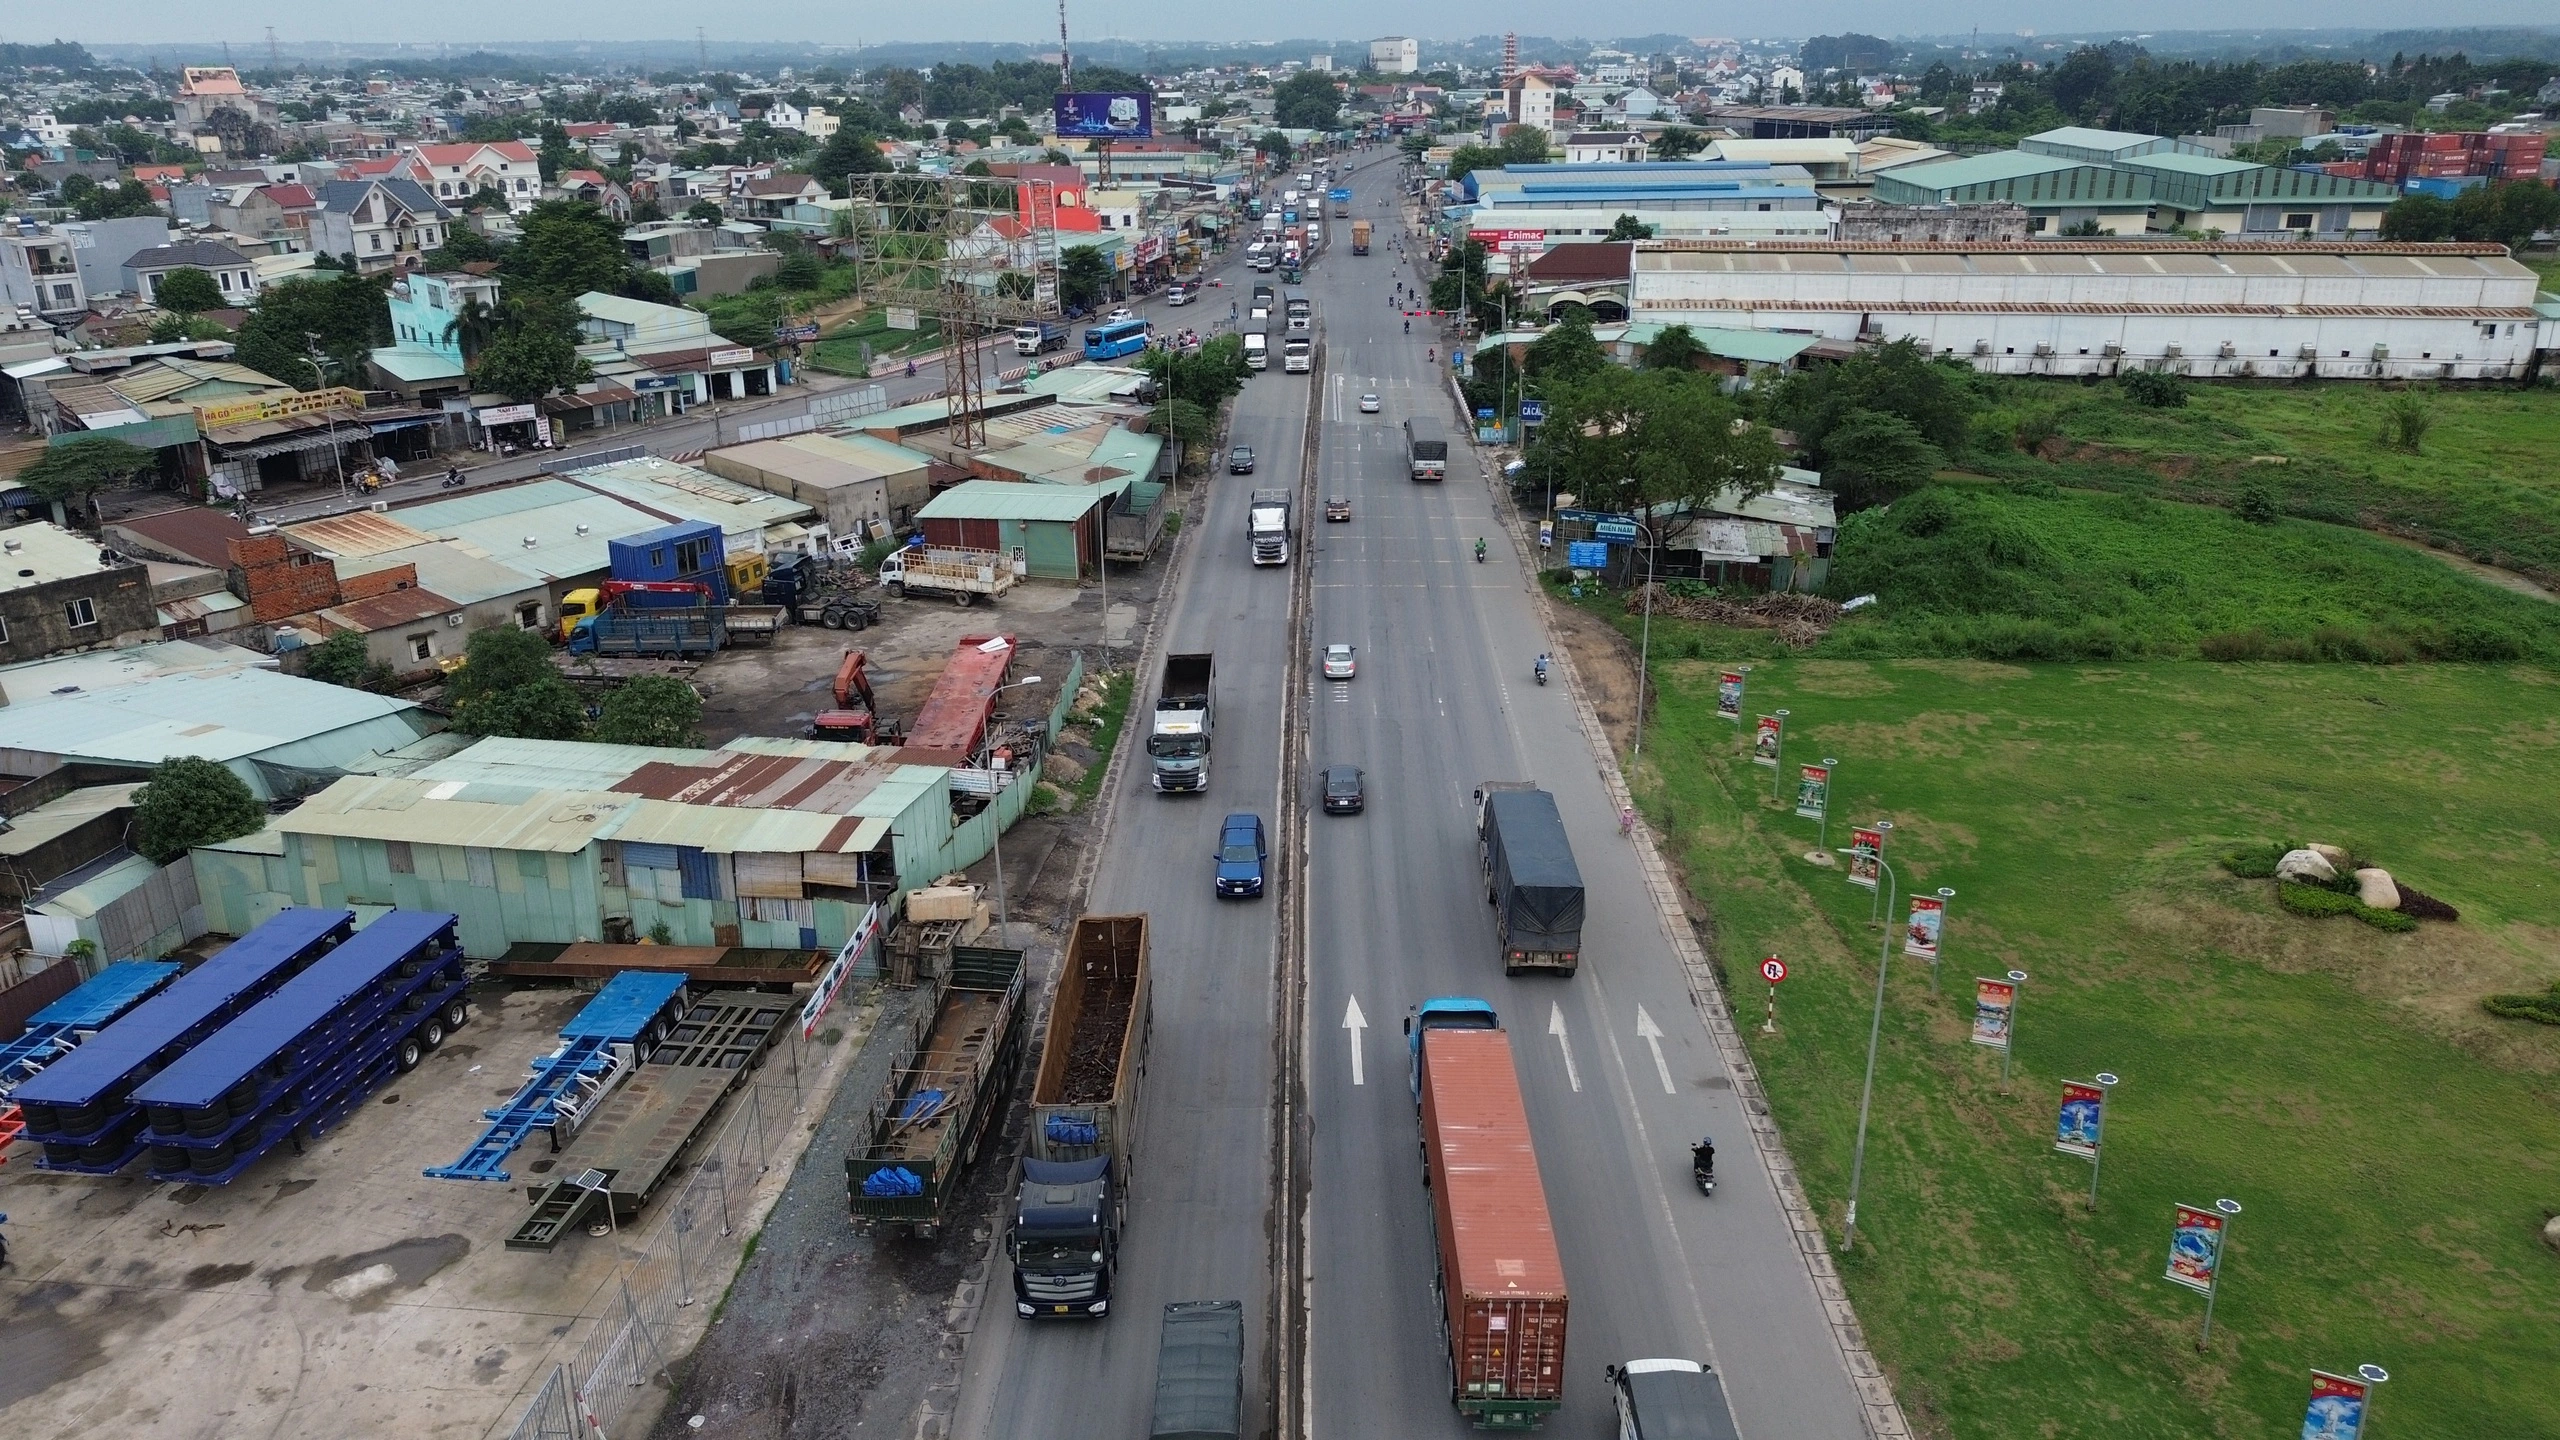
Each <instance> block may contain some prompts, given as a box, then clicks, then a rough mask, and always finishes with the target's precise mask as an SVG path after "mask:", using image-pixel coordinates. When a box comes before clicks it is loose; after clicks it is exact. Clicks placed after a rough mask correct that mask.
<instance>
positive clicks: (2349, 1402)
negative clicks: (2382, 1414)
mask: <svg viewBox="0 0 2560 1440" xmlns="http://www.w3.org/2000/svg"><path fill="white" fill-rule="evenodd" d="M2372 1394H2373V1387H2372V1386H2371V1385H2369V1384H2366V1383H2365V1382H2364V1381H2362V1380H2354V1379H2350V1378H2348V1377H2347V1376H2344V1375H2332V1374H2330V1373H2329V1372H2328V1371H2326V1370H2314V1371H2312V1372H2311V1406H2310V1408H2309V1409H2307V1410H2305V1411H2304V1412H2303V1414H2302V1440H2357V1437H2358V1436H2360V1435H2362V1434H2364V1407H2365V1402H2366V1401H2367V1400H2368V1399H2370V1398H2371V1397H2372Z"/></svg>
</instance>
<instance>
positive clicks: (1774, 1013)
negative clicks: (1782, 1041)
mask: <svg viewBox="0 0 2560 1440" xmlns="http://www.w3.org/2000/svg"><path fill="white" fill-rule="evenodd" d="M1760 978H1761V979H1763V980H1766V981H1768V982H1769V1018H1768V1019H1766V1020H1764V1021H1762V1022H1761V1024H1760V1029H1761V1030H1762V1032H1763V1033H1766V1034H1772V1035H1774V1034H1776V1033H1777V1030H1778V982H1779V981H1781V980H1784V979H1786V978H1787V962H1786V961H1784V960H1781V959H1779V958H1778V957H1777V956H1775V955H1772V956H1770V957H1769V958H1768V959H1766V960H1763V961H1761V962H1760Z"/></svg>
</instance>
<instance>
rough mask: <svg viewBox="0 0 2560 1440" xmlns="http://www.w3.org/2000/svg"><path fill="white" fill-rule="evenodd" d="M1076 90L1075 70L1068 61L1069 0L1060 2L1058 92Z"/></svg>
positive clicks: (1059, 0) (1060, 0)
mask: <svg viewBox="0 0 2560 1440" xmlns="http://www.w3.org/2000/svg"><path fill="white" fill-rule="evenodd" d="M1074 88H1076V83H1075V69H1074V67H1073V66H1072V65H1071V64H1070V63H1069V62H1068V59H1067V0H1058V90H1059V92H1060V93H1062V94H1063V93H1065V92H1066V91H1069V90H1073V89H1074Z"/></svg>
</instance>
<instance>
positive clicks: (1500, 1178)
mask: <svg viewBox="0 0 2560 1440" xmlns="http://www.w3.org/2000/svg"><path fill="white" fill-rule="evenodd" d="M1405 1023H1406V1029H1407V1032H1408V1035H1409V1037H1410V1038H1409V1042H1408V1043H1409V1044H1410V1046H1411V1051H1410V1059H1411V1064H1412V1080H1413V1087H1414V1095H1415V1101H1416V1103H1417V1104H1418V1105H1419V1106H1420V1108H1421V1114H1422V1156H1423V1166H1424V1177H1423V1178H1424V1181H1425V1183H1427V1184H1428V1185H1429V1186H1430V1187H1431V1219H1432V1226H1433V1229H1434V1231H1435V1233H1436V1234H1437V1236H1438V1239H1439V1250H1440V1264H1439V1273H1438V1280H1437V1284H1438V1289H1439V1293H1440V1299H1441V1302H1442V1304H1443V1305H1444V1307H1445V1308H1446V1311H1447V1318H1446V1320H1445V1322H1444V1323H1445V1324H1446V1326H1447V1329H1448V1339H1449V1398H1450V1400H1451V1401H1452V1402H1453V1403H1454V1404H1456V1406H1457V1407H1458V1413H1459V1414H1460V1415H1463V1416H1465V1417H1466V1418H1467V1420H1468V1421H1469V1422H1470V1423H1472V1424H1473V1425H1475V1426H1476V1427H1477V1428H1478V1429H1484V1430H1526V1429H1529V1428H1531V1427H1533V1426H1535V1425H1537V1424H1539V1423H1540V1422H1541V1421H1543V1420H1545V1419H1546V1418H1547V1416H1549V1415H1550V1414H1553V1413H1554V1412H1555V1410H1556V1409H1557V1407H1558V1406H1560V1405H1562V1404H1563V1403H1564V1331H1565V1308H1566V1307H1565V1286H1564V1262H1563V1261H1562V1260H1561V1259H1560V1258H1559V1257H1558V1256H1557V1254H1556V1239H1555V1228H1554V1226H1553V1225H1552V1224H1551V1223H1550V1222H1549V1220H1548V1217H1547V1191H1546V1186H1545V1184H1544V1183H1543V1182H1542V1181H1540V1180H1539V1178H1538V1156H1537V1152H1536V1150H1534V1149H1533V1148H1532V1147H1531V1146H1530V1143H1529V1118H1528V1113H1527V1111H1526V1109H1525V1108H1524V1107H1523V1106H1522V1104H1521V1101H1520V1079H1519V1075H1518V1073H1517V1072H1516V1071H1514V1070H1513V1069H1512V1064H1511V1039H1510V1037H1509V1036H1508V1035H1506V1034H1504V1033H1503V1031H1502V1029H1501V1026H1500V1022H1499V1021H1498V1020H1497V1019H1496V1018H1495V1016H1494V1012H1493V1007H1492V1006H1490V1005H1487V1004H1486V1003H1485V1002H1483V1001H1481V1000H1470V999H1443V1000H1433V1001H1430V1002H1427V1003H1426V1004H1424V1005H1423V1006H1422V1007H1421V1008H1420V1009H1419V1010H1418V1011H1416V1013H1415V1014H1414V1015H1413V1016H1412V1017H1411V1018H1409V1019H1408V1020H1407V1021H1406V1022H1405Z"/></svg>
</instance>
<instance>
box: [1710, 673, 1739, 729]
mask: <svg viewBox="0 0 2560 1440" xmlns="http://www.w3.org/2000/svg"><path fill="white" fill-rule="evenodd" d="M1716 716H1717V718H1719V719H1723V720H1730V721H1732V722H1734V723H1735V724H1737V725H1739V724H1741V723H1742V676H1741V674H1740V672H1738V671H1733V670H1727V671H1724V672H1722V673H1720V674H1718V675H1717V676H1716Z"/></svg>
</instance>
